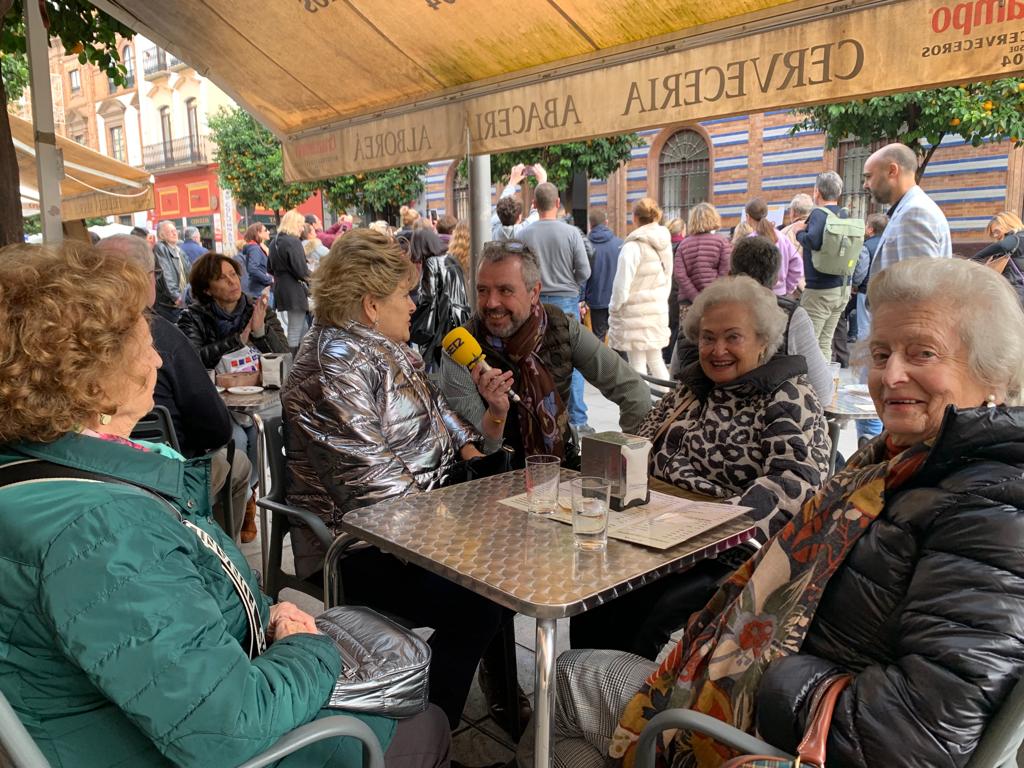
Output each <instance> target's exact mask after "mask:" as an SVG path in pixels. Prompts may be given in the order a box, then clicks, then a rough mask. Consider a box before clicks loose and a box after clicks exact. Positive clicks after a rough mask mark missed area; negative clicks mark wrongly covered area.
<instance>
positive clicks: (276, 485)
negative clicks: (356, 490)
mask: <svg viewBox="0 0 1024 768" xmlns="http://www.w3.org/2000/svg"><path fill="white" fill-rule="evenodd" d="M265 430H266V431H265V434H266V439H267V457H268V458H267V463H268V464H269V465H270V493H268V494H267V495H266V496H264V497H263V498H261V499H259V500H257V502H256V504H257V505H258V506H260V507H262V508H263V509H266V510H268V511H269V512H270V513H271V518H270V562H269V567H268V568H267V574H266V578H265V591H266V593H267V594H268V595H270V597H271V598H273V599H274V600H277V596H278V595H279V594H280V593H281V590H282V589H285V588H288V589H294V590H297V591H299V592H302V593H304V594H307V595H309V596H311V597H315V598H316V599H317V600H320V601H321V602H323V603H324V608H329V607H331V606H332V605H341V604H342V603H343V602H344V595H340V597H339V599H338V600H337V601H335V602H331V601H329V600H326V599H325V592H324V590H323V588H320V587H318V586H316V585H315V584H312V583H310V582H309V581H306V580H305V579H300V578H299V577H298V576H296V575H295V574H294V573H288V572H287V571H285V570H284V568H283V567H282V560H283V559H284V557H283V556H284V538H285V536H287V535H288V533H289V532H290V531H291V529H292V526H293V525H294V524H296V523H301V524H303V525H305V526H307V527H308V528H309V529H310V530H311V531H312V532H313V535H314V536H316V538H317V539H318V540H319V542H320V545H321V546H322V547H323V548H324V551H325V552H327V551H329V550H330V549H331V547H332V546H333V545H334V544H335V539H341V540H342V543H344V542H346V541H349V542H351V543H353V544H354V543H356V541H357V540H356V539H355V538H354V537H352V536H347V535H343V536H340V537H336V536H335V535H334V534H333V533H332V532H331V531H330V529H328V527H327V526H326V525H324V522H323V520H321V519H320V518H319V517H317V516H316V515H315V514H313V513H312V512H310V511H309V510H306V509H302V508H301V507H296V506H294V505H292V504H288V503H287V501H286V500H285V499H286V497H285V492H286V469H285V452H284V422H283V421H282V419H281V417H280V416H274V417H272V418H270V419H267V421H266V427H265ZM339 589H340V586H339Z"/></svg>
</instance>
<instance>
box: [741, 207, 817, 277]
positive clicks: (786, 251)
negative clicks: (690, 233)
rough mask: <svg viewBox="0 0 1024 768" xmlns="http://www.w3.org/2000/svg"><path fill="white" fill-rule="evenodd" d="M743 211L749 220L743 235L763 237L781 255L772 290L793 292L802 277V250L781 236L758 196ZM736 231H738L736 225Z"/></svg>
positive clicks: (746, 220)
mask: <svg viewBox="0 0 1024 768" xmlns="http://www.w3.org/2000/svg"><path fill="white" fill-rule="evenodd" d="M744 211H745V212H746V214H747V218H746V219H745V223H746V222H749V227H750V231H749V232H748V233H747V234H746V235H745V237H755V236H756V237H763V238H764V239H766V240H767V241H768V242H769V243H771V244H772V245H774V246H775V247H776V248H778V249H779V255H780V256H781V257H782V260H781V263H780V265H779V277H778V280H776V281H775V286H774V287H773V288H772V290H773V291H774V292H775V295H776V296H786V295H788V294H791V293H793V292H794V291H795V290H796V289H797V286H799V285H800V281H801V280H803V277H804V255H803V251H802V250H801V249H799V248H797V246H795V245H793V241H792V240H790V239H789V238H788V237H784V236H781V235H780V234H779V232H778V230H776V229H775V225H774V224H772V222H771V219H769V218H768V205H767V204H766V203H765V201H764V200H762V199H761V198H760V197H755V198H754V199H753V200H751V201H750V202H749V203H747V206H746V208H744ZM737 231H739V228H738V227H737ZM736 242H738V238H736V237H733V243H734V244H735V243H736Z"/></svg>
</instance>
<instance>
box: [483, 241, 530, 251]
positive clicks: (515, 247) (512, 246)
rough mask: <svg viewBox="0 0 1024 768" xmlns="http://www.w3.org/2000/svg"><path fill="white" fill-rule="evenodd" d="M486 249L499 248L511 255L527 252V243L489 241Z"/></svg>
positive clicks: (485, 246) (485, 245) (485, 244)
mask: <svg viewBox="0 0 1024 768" xmlns="http://www.w3.org/2000/svg"><path fill="white" fill-rule="evenodd" d="M484 248H498V249H501V250H503V251H508V252H509V253H522V252H523V251H525V250H527V248H526V243H521V242H519V241H518V240H488V241H487V242H486V243H484Z"/></svg>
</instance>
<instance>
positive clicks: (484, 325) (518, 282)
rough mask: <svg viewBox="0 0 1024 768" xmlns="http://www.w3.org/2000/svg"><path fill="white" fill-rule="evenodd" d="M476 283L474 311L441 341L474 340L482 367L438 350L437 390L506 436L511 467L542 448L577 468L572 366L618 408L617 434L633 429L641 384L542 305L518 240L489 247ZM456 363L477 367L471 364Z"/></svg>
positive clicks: (641, 403) (569, 320)
mask: <svg viewBox="0 0 1024 768" xmlns="http://www.w3.org/2000/svg"><path fill="white" fill-rule="evenodd" d="M476 284H477V311H476V313H475V314H474V316H473V317H472V318H471V319H470V321H469V322H468V323H467V324H466V325H465V326H464V327H463V328H461V329H456V330H455V331H453V332H452V334H450V336H449V337H446V339H445V342H446V343H445V346H446V347H448V346H453V347H456V346H458V345H459V344H466V343H470V340H469V339H467V336H469V337H472V338H473V339H476V340H477V341H478V342H479V344H480V346H481V348H482V352H483V357H484V359H485V361H486V364H484V365H481V364H479V362H478V359H479V357H478V356H477V355H470V356H469V358H468V359H464V357H463V355H461V354H456V357H455V359H454V360H453V359H452V358H451V357H450V356H449V355H443V356H442V359H441V377H440V387H441V390H442V392H443V393H444V396H445V399H446V400H447V401H448V403H449V404H450V405H451V407H452V408H453V409H454V410H456V411H457V412H458V413H459V414H460V415H461V416H462V417H463V418H465V419H466V420H467V421H469V422H470V423H472V424H473V425H474V426H476V427H477V429H479V430H480V431H481V432H482V433H483V434H484V435H485V436H487V437H489V438H495V437H499V436H500V437H503V438H504V441H505V445H506V446H507V447H509V448H511V449H512V450H513V452H514V455H513V459H512V464H513V466H514V467H522V466H524V465H525V461H526V456H528V455H531V454H539V453H543V454H550V455H555V456H558V457H559V458H561V459H562V463H563V465H564V466H567V467H569V468H571V469H579V445H578V444H577V442H576V438H575V436H574V435H573V433H572V430H571V429H570V427H569V415H568V408H567V406H568V402H569V392H570V386H571V381H572V371H573V369H574V368H575V369H576V370H578V371H580V373H582V374H583V377H584V378H585V379H586V380H587V381H589V382H590V383H591V384H593V385H594V386H595V387H596V388H597V389H599V390H600V391H601V393H602V394H603V395H604V396H605V397H606V398H608V399H609V400H611V401H612V402H614V403H616V404H617V405H618V406H619V409H620V415H619V426H620V428H621V429H622V431H623V432H630V431H632V430H635V429H636V428H637V426H638V425H639V424H640V422H641V421H642V420H643V418H644V416H645V415H646V414H647V412H648V411H649V410H650V408H651V395H650V391H649V389H648V388H647V385H646V384H645V383H644V381H643V380H642V379H641V378H640V377H639V375H637V373H636V372H635V371H633V370H632V369H631V368H630V367H629V366H628V365H627V364H626V363H625V361H623V360H622V358H621V357H619V355H618V354H616V353H615V352H614V351H612V350H611V349H609V348H608V347H607V346H605V345H604V344H603V343H601V341H600V340H599V339H598V338H597V337H596V336H594V334H593V333H591V332H590V331H588V330H587V329H586V328H584V327H582V326H581V325H580V323H579V321H578V320H576V318H574V317H571V316H569V315H567V314H566V313H564V312H562V311H561V310H560V309H558V308H557V307H554V306H551V305H548V304H541V301H540V291H541V278H540V267H539V265H538V263H537V257H536V255H534V253H533V252H532V251H531V250H530V249H529V248H528V247H527V246H526V245H525V244H524V243H523V242H521V241H519V240H507V241H504V242H491V243H487V244H486V245H485V246H484V250H483V254H482V256H481V264H480V270H479V273H478V275H477V283H476ZM456 339H458V340H459V341H458V342H455V340H456ZM453 342H454V343H453ZM460 359H461V360H463V363H464V364H469V363H473V365H472V370H471V371H470V370H467V368H465V367H463V365H460V364H459V363H458V362H456V360H460ZM511 391H514V393H515V395H514V398H512V399H510V392H511ZM481 393H483V394H481ZM515 398H518V400H516V399H515Z"/></svg>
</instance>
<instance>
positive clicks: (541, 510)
mask: <svg viewBox="0 0 1024 768" xmlns="http://www.w3.org/2000/svg"><path fill="white" fill-rule="evenodd" d="M561 464H562V462H561V461H560V460H559V458H558V457H557V456H546V455H544V454H535V455H533V456H527V457H526V503H527V505H528V506H529V507H530V511H531V512H533V513H534V514H535V515H550V514H552V513H553V512H554V511H555V507H556V506H557V505H558V475H559V472H560V471H561Z"/></svg>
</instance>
